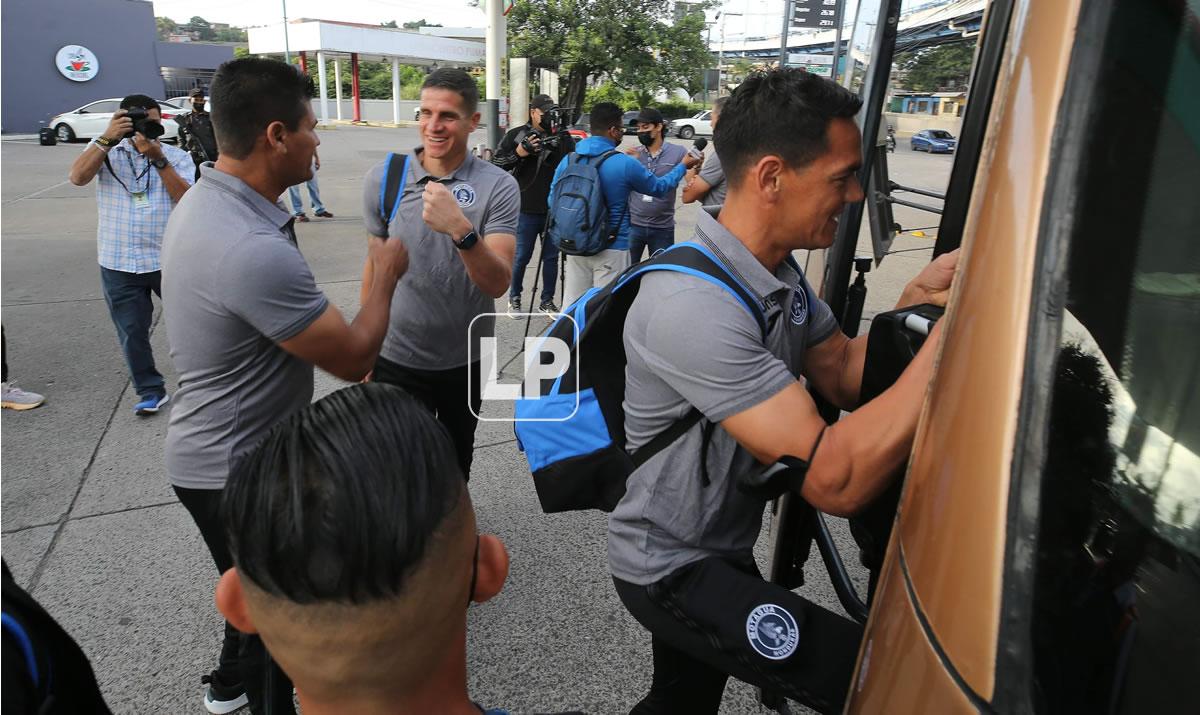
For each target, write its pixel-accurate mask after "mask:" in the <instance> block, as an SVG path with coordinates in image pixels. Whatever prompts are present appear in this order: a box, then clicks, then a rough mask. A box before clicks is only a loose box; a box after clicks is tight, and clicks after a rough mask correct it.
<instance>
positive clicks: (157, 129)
mask: <svg viewBox="0 0 1200 715" xmlns="http://www.w3.org/2000/svg"><path fill="white" fill-rule="evenodd" d="M125 111H126V116H128V117H129V118H130V119H131V120H133V130H132V131H129V132H127V133H126V134H125V138H126V139H132V138H133V135H134V134H141V135H142V136H144V137H146V138H147V139H149V140H151V141H153V140H155V139H158V138H159V137H161V136H162V135H163V134H164V133H165V132H166V131H167V130H166V129H163V125H162V122H159V121H155V120H153V119H151V118H150V113H149V112H148V111H147V110H146V108H145V107H130V108H129V109H127V110H125Z"/></svg>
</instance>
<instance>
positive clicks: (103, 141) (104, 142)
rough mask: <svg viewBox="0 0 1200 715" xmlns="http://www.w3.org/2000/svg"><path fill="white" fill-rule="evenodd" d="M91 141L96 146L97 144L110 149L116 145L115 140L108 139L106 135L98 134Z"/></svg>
mask: <svg viewBox="0 0 1200 715" xmlns="http://www.w3.org/2000/svg"><path fill="white" fill-rule="evenodd" d="M92 142H93V143H94V144H96V146H99V147H100V148H102V149H111V148H113V147H114V146H116V145H117V142H115V141H113V140H112V139H109V138H108V137H105V136H98V137H96V138H95V139H93V140H92Z"/></svg>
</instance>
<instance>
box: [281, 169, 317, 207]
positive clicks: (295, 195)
mask: <svg viewBox="0 0 1200 715" xmlns="http://www.w3.org/2000/svg"><path fill="white" fill-rule="evenodd" d="M305 186H307V187H308V198H309V200H311V201H312V209H313V213H315V214H319V213H322V212H323V211H325V204H323V203H321V190H320V189H319V188H317V173H316V172H315V171H314V172H313V178H311V179H309V180H308V181H307V182H305ZM288 197H289V198H290V199H291V200H292V215H293V216H299V215H300V214H302V213H304V201H303V200H301V198H300V184H296V185H295V186H293V187H291V188H289V189H288Z"/></svg>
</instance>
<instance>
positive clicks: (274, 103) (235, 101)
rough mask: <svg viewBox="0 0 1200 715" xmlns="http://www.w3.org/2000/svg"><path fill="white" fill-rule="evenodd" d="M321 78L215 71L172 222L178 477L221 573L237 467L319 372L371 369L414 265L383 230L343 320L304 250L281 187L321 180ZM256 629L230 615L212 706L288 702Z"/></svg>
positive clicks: (172, 442)
mask: <svg viewBox="0 0 1200 715" xmlns="http://www.w3.org/2000/svg"><path fill="white" fill-rule="evenodd" d="M312 93H313V86H312V80H311V79H310V78H309V77H308V76H307V75H304V74H301V73H300V72H298V71H297V70H296V68H294V67H293V66H291V65H287V64H284V63H283V62H280V61H278V60H271V59H263V58H258V57H244V58H241V59H237V60H233V61H231V62H226V63H225V64H223V65H221V67H220V68H219V69H218V70H217V74H216V76H215V77H214V78H213V85H212V96H213V124H214V126H215V127H216V133H217V141H218V143H219V144H220V147H221V157H220V158H219V159H218V160H217V163H216V164H205V165H204V166H203V167H202V171H203V181H200V182H199V183H198V184H197V185H196V187H195V189H193V191H191V192H189V194H188V196H187V197H186V200H185V201H183V202H181V203H180V205H179V208H178V209H177V211H176V215H175V216H174V217H173V218H172V220H171V223H170V225H169V226H168V227H167V238H166V250H165V252H164V255H163V271H164V273H165V274H166V277H167V279H168V280H167V281H166V290H165V291H164V293H163V299H164V304H165V306H166V315H167V337H168V339H169V340H170V344H171V356H172V357H173V358H174V359H175V367H176V368H177V369H178V370H179V393H178V396H177V403H176V407H175V409H174V410H173V411H172V413H171V422H170V424H169V425H168V427H167V440H166V450H165V451H166V467H167V476H168V479H169V480H170V482H171V486H172V488H173V489H174V490H175V494H176V495H177V496H178V497H179V501H180V502H181V503H182V504H183V506H184V508H186V509H187V510H188V513H189V514H190V515H191V516H192V519H193V520H194V521H195V522H196V526H197V527H199V529H200V534H201V536H203V537H204V541H205V543H206V544H207V546H208V549H209V552H210V553H211V555H212V558H213V561H214V562H215V563H216V566H217V570H218V571H220V572H222V573H223V572H225V571H226V570H227V569H229V568H230V567H231V566H232V565H233V559H232V557H231V556H230V553H229V547H228V545H227V543H226V539H225V532H224V530H223V529H222V528H221V526H220V523H219V520H218V518H217V517H218V509H219V506H220V503H221V496H222V493H223V490H224V488H225V483H226V480H227V479H228V478H229V475H230V472H231V470H232V469H233V467H234V464H235V463H236V461H237V460H238V459H239V458H240V457H241V456H242V454H244V453H245V452H247V451H248V450H250V449H251V448H252V447H253V446H254V445H255V443H257V442H258V441H259V440H261V439H262V438H263V436H264V435H265V434H266V433H267V431H268V430H270V428H271V427H272V426H273V425H274V424H275V423H276V422H278V421H279V420H281V419H284V418H286V417H287V416H288V415H291V414H294V413H295V412H298V411H299V410H301V409H303V408H304V407H305V406H307V405H308V404H309V402H310V401H311V400H312V394H313V366H314V365H316V366H318V367H320V368H322V369H323V370H325V371H326V372H329V373H330V374H332V375H334V376H335V377H339V378H342V379H344V380H348V381H358V380H360V379H362V378H363V377H364V376H365V375H366V374H367V373H368V372H369V371H370V369H371V365H372V364H373V363H374V361H375V356H376V355H377V354H378V353H379V346H380V344H381V343H382V342H383V336H384V333H385V332H386V330H387V316H388V307H389V304H390V302H391V299H392V289H393V288H394V287H395V285H396V281H397V280H399V278H400V276H401V275H403V273H404V271H405V269H406V267H407V265H408V254H407V253H406V252H405V250H404V246H403V245H402V244H401V243H400V242H398V241H385V240H382V239H378V238H374V239H371V242H370V244H369V246H368V248H367V260H368V261H369V262H370V263H371V264H372V266H373V267H374V272H375V286H374V288H373V289H372V290H371V291H368V293H367V295H365V296H364V298H363V301H362V307H361V308H360V310H359V312H358V315H357V316H355V318H354V321H353V322H352V323H349V324H347V322H346V320H345V319H344V318H343V317H342V314H341V311H339V310H338V309H337V307H336V306H334V305H333V304H332V303H330V302H329V300H328V298H326V297H325V294H324V293H322V292H321V290H320V288H318V287H317V284H316V281H315V279H314V278H313V275H312V271H311V270H310V269H309V267H308V263H307V262H306V261H305V259H304V256H303V255H301V253H300V249H299V246H298V245H297V241H296V233H295V231H294V230H293V219H292V217H291V216H290V215H289V214H288V212H287V210H286V209H285V208H284V207H283V206H282V205H281V204H280V203H278V197H279V195H280V194H281V193H283V191H284V190H285V189H286V188H287V187H289V186H292V185H294V184H297V183H300V182H302V181H305V180H306V179H308V178H309V177H310V176H311V175H312V157H313V152H314V151H315V150H316V147H317V145H318V144H319V143H320V139H318V138H317V133H316V125H317V120H316V116H315V115H314V114H313V110H312V102H311V97H312ZM270 667H271V666H270V665H269V664H268V661H267V659H266V654H265V652H264V651H263V649H262V644H261V642H259V641H258V640H257V639H256V638H241V637H240V636H239V635H238V633H237V631H236V630H235V629H234V628H233V626H231V625H229V624H228V623H227V624H226V628H225V640H224V644H223V646H222V649H221V656H220V661H219V665H218V667H217V669H216V670H215V671H213V672H212V674H211V675H209V676H207V677H206V678H204V682H206V683H207V684H208V689H207V691H206V693H205V696H204V705H205V707H206V708H207V709H208V710H209V712H212V713H224V712H230V711H231V710H233V709H235V708H237V707H240V705H242V704H245V703H246V702H247V701H249V704H250V706H251V708H252V709H253V710H254V711H256V712H261V711H262V710H264V709H269V710H270V712H273V713H286V712H290V711H291V710H292V696H291V686H290V685H289V684H288V683H287V679H286V678H284V677H283V676H282V674H278V673H277V674H276V675H277V677H274V676H272V675H271V674H270V671H269V668H270Z"/></svg>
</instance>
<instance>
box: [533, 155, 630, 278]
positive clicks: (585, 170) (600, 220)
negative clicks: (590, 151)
mask: <svg viewBox="0 0 1200 715" xmlns="http://www.w3.org/2000/svg"><path fill="white" fill-rule="evenodd" d="M616 154H617V152H616V151H606V152H604V153H603V154H600V155H599V156H595V157H592V156H584V155H582V154H579V153H571V154H569V155H568V156H567V158H566V159H565V161H566V162H567V165H566V166H565V167H563V172H562V174H560V175H559V177H558V181H557V182H556V183H555V184H554V191H552V192H551V193H550V200H549V205H550V212H549V213H548V214H547V216H546V235H547V236H549V237H550V240H551V241H553V242H554V245H556V246H558V250H560V251H562V252H563V253H566V254H568V255H571V256H594V255H596V254H597V253H599V252H601V251H603V250H604V249H606V248H608V247H609V246H610V245H612V243H613V241H615V240H617V233H618V232H619V231H620V230H621V223H622V222H624V220H625V217H624V215H622V216H621V220H620V221H618V222H617V225H616V226H609V225H608V202H607V201H605V199H604V190H603V186H602V185H601V182H600V167H601V166H603V165H604V162H606V161H608V160H609V159H610V158H611V157H613V156H615V155H616ZM593 159H595V160H596V161H595V162H594V163H593V161H592V160H593ZM626 208H627V209H628V207H626Z"/></svg>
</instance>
